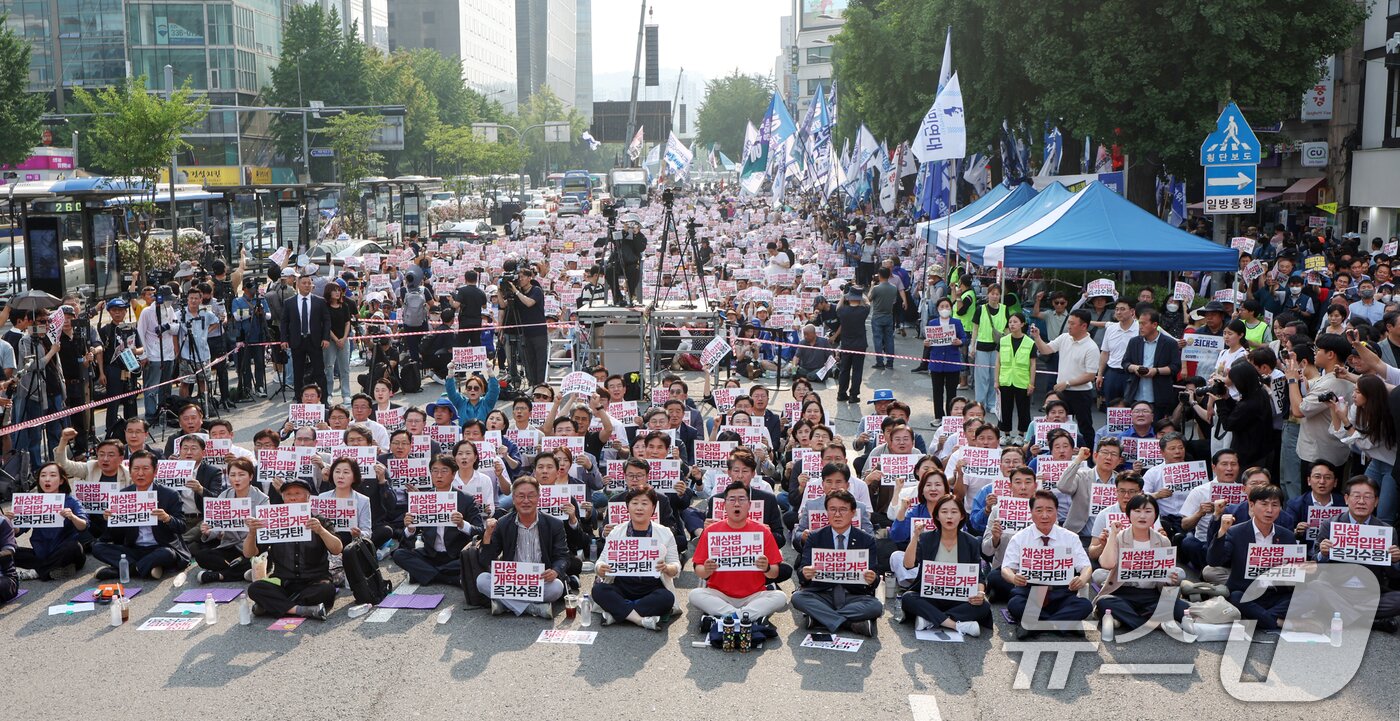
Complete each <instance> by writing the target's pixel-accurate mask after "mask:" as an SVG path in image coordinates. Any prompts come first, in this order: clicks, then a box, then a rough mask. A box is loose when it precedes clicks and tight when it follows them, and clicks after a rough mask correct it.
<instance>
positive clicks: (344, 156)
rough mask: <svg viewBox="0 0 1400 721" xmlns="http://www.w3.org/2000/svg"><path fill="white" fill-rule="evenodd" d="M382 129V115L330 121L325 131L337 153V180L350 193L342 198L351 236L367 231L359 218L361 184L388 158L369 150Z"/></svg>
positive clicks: (351, 115)
mask: <svg viewBox="0 0 1400 721" xmlns="http://www.w3.org/2000/svg"><path fill="white" fill-rule="evenodd" d="M382 125H383V121H382V120H381V119H380V118H379V116H378V115H363V114H360V113H345V114H344V115H337V116H335V117H333V118H331V119H330V120H328V121H326V127H325V130H324V131H323V132H324V134H325V136H326V138H327V139H328V141H329V143H330V146H331V150H332V151H334V153H335V168H336V178H337V179H338V180H339V181H340V182H342V183H344V184H345V188H346V192H343V193H341V194H340V211H341V216H342V217H344V218H346V219H347V222H346V225H347V226H348V227H347V232H349V233H350V234H351V235H354V234H356V233H359V232H362V231H363V221H364V219H363V218H361V217H360V216H359V198H360V180H361V179H363V178H366V177H369V176H371V175H377V174H378V173H379V170H380V168H382V167H383V166H384V157H383V156H381V155H380V154H379V153H376V152H374V151H372V150H370V149H369V144H370V141H372V140H373V139H374V136H375V134H376V133H378V132H379V128H380V126H382Z"/></svg>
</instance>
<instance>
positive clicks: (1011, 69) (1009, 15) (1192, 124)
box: [836, 0, 1365, 173]
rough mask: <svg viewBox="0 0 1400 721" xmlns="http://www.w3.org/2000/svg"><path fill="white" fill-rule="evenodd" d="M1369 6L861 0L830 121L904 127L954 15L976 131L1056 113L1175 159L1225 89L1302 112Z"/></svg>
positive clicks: (844, 44) (1265, 0)
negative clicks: (1324, 67) (835, 117)
mask: <svg viewBox="0 0 1400 721" xmlns="http://www.w3.org/2000/svg"><path fill="white" fill-rule="evenodd" d="M1364 19H1365V10H1364V9H1363V8H1361V7H1360V6H1359V5H1358V4H1357V3H1356V2H1354V1H1353V0H1278V1H1274V0H1236V1H1232V2H1230V3H1226V4H1215V5H1211V4H1209V3H1207V4H1205V5H1202V4H1201V3H1200V2H1198V1H1197V0H1160V1H1159V2H1155V3H1140V2H1136V1H1135V0H1065V1H1064V2H1057V3H1046V2H1043V1H1039V0H862V2H857V3H853V4H852V6H851V7H850V9H849V10H848V12H847V14H846V23H845V25H844V27H843V28H842V31H841V33H840V34H839V35H838V36H837V38H836V45H837V53H836V75H837V78H838V81H839V83H840V91H841V107H840V112H841V123H840V126H841V127H840V134H841V135H842V136H844V137H850V136H851V135H853V134H854V132H855V128H857V127H859V124H860V123H861V122H864V123H866V124H867V125H868V126H869V127H870V129H871V131H872V132H874V133H875V135H876V137H886V138H889V139H890V141H891V142H894V141H895V140H903V139H906V138H909V137H912V136H913V134H914V132H915V131H916V130H917V128H918V122H919V119H920V118H921V117H922V115H923V113H924V112H926V111H927V109H928V107H929V105H930V104H931V103H932V102H933V95H934V92H935V85H936V83H937V73H938V70H939V65H940V63H941V59H942V54H943V53H942V51H943V43H944V37H945V33H946V32H947V28H948V27H949V26H950V25H951V26H952V28H953V66H954V69H955V70H957V71H958V74H959V79H960V80H961V82H962V88H963V97H964V98H965V101H966V103H967V117H968V134H969V144H970V145H982V144H985V143H988V142H993V141H994V140H995V138H996V134H997V131H998V129H999V128H1000V126H1001V121H1002V120H1003V119H1005V120H1008V121H1009V122H1010V123H1011V125H1012V126H1013V127H1016V126H1021V127H1029V128H1036V129H1039V128H1040V127H1041V125H1042V123H1043V122H1044V120H1045V119H1046V118H1058V119H1060V121H1059V125H1060V128H1061V130H1062V131H1064V132H1065V133H1066V134H1067V135H1069V136H1073V137H1081V138H1082V137H1083V136H1084V135H1086V134H1087V135H1091V136H1092V137H1094V138H1102V139H1104V140H1105V141H1107V140H1109V139H1113V140H1116V141H1117V142H1118V143H1120V144H1121V145H1122V146H1123V147H1124V148H1125V149H1126V150H1127V151H1128V152H1129V153H1131V154H1132V155H1133V156H1134V158H1135V159H1137V160H1138V161H1145V162H1143V163H1142V165H1141V166H1140V167H1144V168H1145V167H1149V166H1150V167H1152V168H1153V169H1154V171H1155V170H1156V169H1160V168H1165V169H1167V170H1169V171H1174V172H1177V173H1182V172H1184V171H1187V170H1189V169H1191V168H1194V167H1195V166H1196V161H1195V153H1196V150H1197V148H1198V147H1199V145H1200V141H1201V138H1203V137H1205V135H1206V134H1207V133H1208V132H1209V131H1210V130H1211V129H1213V127H1214V125H1213V123H1214V120H1215V118H1216V116H1217V115H1218V114H1219V111H1220V104H1221V103H1222V102H1224V101H1225V100H1228V99H1234V100H1236V101H1238V102H1239V103H1240V104H1241V105H1242V106H1245V107H1248V108H1249V109H1250V119H1251V120H1254V121H1256V122H1269V121H1272V120H1280V119H1284V118H1287V117H1291V116H1292V115H1293V114H1296V112H1297V106H1298V103H1299V98H1300V97H1301V96H1302V93H1303V91H1304V90H1305V89H1306V88H1307V87H1308V86H1309V85H1311V84H1312V83H1313V82H1315V81H1316V80H1317V78H1318V76H1319V74H1320V62H1321V60H1322V59H1323V58H1325V57H1327V56H1328V55H1331V54H1333V53H1336V52H1339V51H1341V50H1342V49H1343V48H1344V47H1345V46H1346V45H1348V44H1349V43H1350V42H1351V41H1352V38H1353V35H1354V33H1355V31H1356V28H1357V26H1358V25H1359V24H1360V23H1361V22H1362V21H1363V20H1364ZM1243 38H1247V41H1242V39H1243ZM1032 134H1033V135H1034V136H1036V137H1035V139H1036V140H1038V139H1039V133H1038V132H1036V133H1032ZM1070 147H1073V146H1072V145H1071V146H1070ZM1136 164H1137V163H1136V162H1135V165H1136Z"/></svg>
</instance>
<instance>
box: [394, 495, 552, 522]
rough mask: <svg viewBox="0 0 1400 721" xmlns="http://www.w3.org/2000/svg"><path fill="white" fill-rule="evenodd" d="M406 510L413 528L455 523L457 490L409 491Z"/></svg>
mask: <svg viewBox="0 0 1400 721" xmlns="http://www.w3.org/2000/svg"><path fill="white" fill-rule="evenodd" d="M548 487H550V488H553V487H554V486H548ZM408 512H409V513H410V514H411V515H412V516H413V526H414V527H415V528H425V527H432V528H443V527H446V526H452V525H455V524H453V523H452V514H453V513H456V512H457V492H456V491H427V492H423V493H409V494H408Z"/></svg>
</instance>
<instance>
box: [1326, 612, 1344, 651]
mask: <svg viewBox="0 0 1400 721" xmlns="http://www.w3.org/2000/svg"><path fill="white" fill-rule="evenodd" d="M1327 635H1328V636H1330V637H1331V639H1332V646H1333V647H1337V648H1339V647H1341V645H1342V614H1340V613H1334V614H1332V628H1331V630H1330V632H1329V633H1328V634H1327Z"/></svg>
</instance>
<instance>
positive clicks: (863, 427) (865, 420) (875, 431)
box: [860, 415, 888, 438]
mask: <svg viewBox="0 0 1400 721" xmlns="http://www.w3.org/2000/svg"><path fill="white" fill-rule="evenodd" d="M887 417H888V416H878V415H869V416H861V419H860V432H861V433H869V434H870V435H871V436H872V437H875V438H878V437H879V436H880V424H882V423H884V422H885V418H887Z"/></svg>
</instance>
